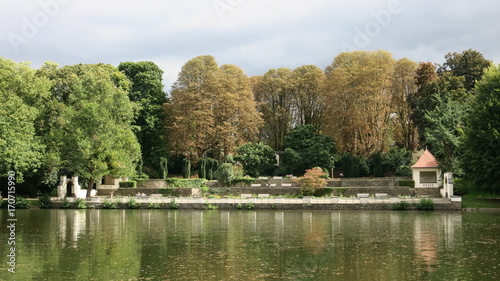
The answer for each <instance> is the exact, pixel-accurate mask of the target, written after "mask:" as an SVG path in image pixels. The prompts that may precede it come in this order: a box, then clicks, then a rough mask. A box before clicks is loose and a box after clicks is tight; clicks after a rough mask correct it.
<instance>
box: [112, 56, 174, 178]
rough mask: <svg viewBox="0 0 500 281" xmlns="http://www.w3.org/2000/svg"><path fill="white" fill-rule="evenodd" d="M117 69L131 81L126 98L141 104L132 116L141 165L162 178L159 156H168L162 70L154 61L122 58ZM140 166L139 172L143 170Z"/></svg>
mask: <svg viewBox="0 0 500 281" xmlns="http://www.w3.org/2000/svg"><path fill="white" fill-rule="evenodd" d="M118 69H119V70H120V71H121V72H122V73H124V74H125V75H126V76H127V77H128V78H129V80H130V81H131V82H132V88H131V91H130V93H129V99H130V100H131V101H133V102H135V103H137V104H138V105H139V106H140V107H139V110H138V112H137V114H136V116H135V117H134V122H133V124H132V125H133V126H135V128H136V130H135V134H136V136H137V139H138V141H139V144H140V145H141V152H142V163H143V165H142V167H147V170H148V171H150V173H153V174H154V175H152V176H157V177H159V178H161V177H162V176H163V168H162V166H163V165H162V161H161V158H165V157H167V154H168V146H167V140H166V132H165V120H166V112H165V111H164V110H163V104H164V103H166V102H167V98H166V95H165V92H163V84H162V80H163V78H162V75H163V71H162V70H161V69H160V68H159V67H158V66H157V65H156V64H155V63H153V62H150V61H142V62H122V63H120V65H119V66H118ZM142 172H143V171H142V170H141V171H139V174H142Z"/></svg>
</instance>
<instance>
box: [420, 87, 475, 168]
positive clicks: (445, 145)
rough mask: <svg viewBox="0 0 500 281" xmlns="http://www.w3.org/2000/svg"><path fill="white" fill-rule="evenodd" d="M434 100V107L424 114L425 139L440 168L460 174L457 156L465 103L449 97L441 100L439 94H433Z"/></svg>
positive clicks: (462, 133)
mask: <svg viewBox="0 0 500 281" xmlns="http://www.w3.org/2000/svg"><path fill="white" fill-rule="evenodd" d="M434 98H435V100H436V107H435V108H434V110H432V111H430V112H427V113H426V114H425V118H426V119H427V124H428V126H427V127H426V128H425V138H426V140H427V143H428V144H429V145H430V146H431V147H432V151H433V154H434V155H435V156H436V158H437V159H438V160H439V166H440V168H441V169H442V170H444V171H453V172H454V173H459V174H460V171H459V166H458V158H457V156H458V148H459V145H460V144H461V142H462V140H463V135H464V116H465V113H466V112H467V107H468V106H467V103H464V102H463V101H460V100H453V99H452V97H451V96H450V95H448V96H447V97H446V98H443V97H441V94H435V95H434Z"/></svg>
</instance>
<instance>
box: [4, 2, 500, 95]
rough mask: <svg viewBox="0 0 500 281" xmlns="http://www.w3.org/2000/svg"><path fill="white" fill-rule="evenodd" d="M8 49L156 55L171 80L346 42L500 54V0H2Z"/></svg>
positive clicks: (40, 58)
mask: <svg viewBox="0 0 500 281" xmlns="http://www.w3.org/2000/svg"><path fill="white" fill-rule="evenodd" d="M0 3H1V9H0V23H1V24H0V56H1V57H4V58H7V59H12V60H14V61H16V62H23V61H29V62H31V63H32V67H34V68H39V67H40V66H41V65H42V64H43V62H45V61H53V62H57V63H58V64H59V65H61V66H64V65H70V64H78V63H98V62H103V63H109V64H112V65H115V66H118V64H119V63H120V62H124V61H143V60H148V61H153V62H155V63H156V64H158V65H159V66H160V68H161V69H163V71H165V75H164V84H165V90H166V91H169V90H170V86H171V84H172V83H173V82H175V80H176V79H177V75H178V73H179V71H180V69H181V67H182V65H184V63H186V62H187V61H188V60H189V59H191V58H194V57H196V56H199V55H213V56H214V57H215V59H216V61H217V62H218V63H219V65H222V64H234V65H237V66H239V67H240V68H242V69H243V71H244V72H245V73H246V74H247V75H249V76H253V75H261V74H264V73H265V72H266V71H267V70H269V69H272V68H279V67H289V68H296V67H299V66H302V65H306V64H315V65H317V66H318V67H320V68H322V69H324V68H325V67H326V66H328V65H329V64H331V62H332V61H333V59H334V57H335V56H336V55H338V54H339V53H341V52H342V51H346V50H378V49H383V50H386V51H389V52H391V53H392V54H393V56H394V58H395V59H400V58H403V57H407V58H409V59H411V60H414V61H417V62H420V61H431V62H434V63H443V61H444V56H445V54H447V53H449V52H461V51H463V50H466V49H470V48H472V49H475V50H477V51H479V52H481V53H482V54H483V55H484V56H485V57H486V58H487V59H490V60H492V61H493V62H495V63H500V47H499V46H500V20H499V19H498V12H499V11H500V1H495V0H475V1H472V0H439V1H438V0H358V1H346V0H342V1H340V0H331V1H320V0H309V1H303V0H286V1H285V0H266V1H264V0H184V1H180V0H178V1H173V0H142V1H128V0H19V1H13V0H0Z"/></svg>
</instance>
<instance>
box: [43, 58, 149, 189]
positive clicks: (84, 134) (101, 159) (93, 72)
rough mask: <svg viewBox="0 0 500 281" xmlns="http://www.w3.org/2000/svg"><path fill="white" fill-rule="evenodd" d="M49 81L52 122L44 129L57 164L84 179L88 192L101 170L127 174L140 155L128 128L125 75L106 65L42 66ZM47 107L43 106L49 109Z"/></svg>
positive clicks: (129, 112)
mask: <svg viewBox="0 0 500 281" xmlns="http://www.w3.org/2000/svg"><path fill="white" fill-rule="evenodd" d="M43 74H44V75H48V77H50V78H51V80H52V82H53V86H52V89H51V102H52V103H59V105H60V106H58V107H51V109H53V110H57V111H56V112H53V113H54V114H55V115H57V116H58V118H57V123H56V124H54V125H53V126H51V127H48V128H47V129H46V132H45V133H46V142H47V143H48V146H49V147H58V148H59V149H60V150H59V151H58V152H59V157H60V158H61V161H60V163H61V166H60V167H59V168H60V169H62V170H64V171H65V172H69V173H73V174H76V175H79V176H81V177H82V178H84V179H87V180H88V181H87V185H88V187H87V197H89V196H90V193H91V191H92V188H93V185H94V183H95V181H97V180H100V179H101V178H102V177H103V176H104V175H112V176H117V177H118V176H131V175H134V174H135V172H134V170H135V164H136V162H137V160H138V159H139V157H140V147H139V144H138V142H137V138H136V137H135V135H134V133H133V131H132V126H131V123H132V120H133V117H134V110H135V108H134V104H133V103H132V102H131V101H130V100H129V98H128V91H129V90H130V82H129V80H128V79H127V78H126V77H125V75H123V74H122V73H120V72H119V70H118V69H117V68H115V67H113V66H111V65H105V64H94V65H73V66H66V67H63V68H60V69H54V70H51V71H45V72H43ZM48 113H49V112H47V114H48Z"/></svg>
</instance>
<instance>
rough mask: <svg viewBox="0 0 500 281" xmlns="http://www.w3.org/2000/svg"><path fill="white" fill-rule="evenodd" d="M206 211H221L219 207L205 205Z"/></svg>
mask: <svg viewBox="0 0 500 281" xmlns="http://www.w3.org/2000/svg"><path fill="white" fill-rule="evenodd" d="M205 209H207V210H217V209H219V207H218V206H217V205H213V204H210V203H206V204H205Z"/></svg>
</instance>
